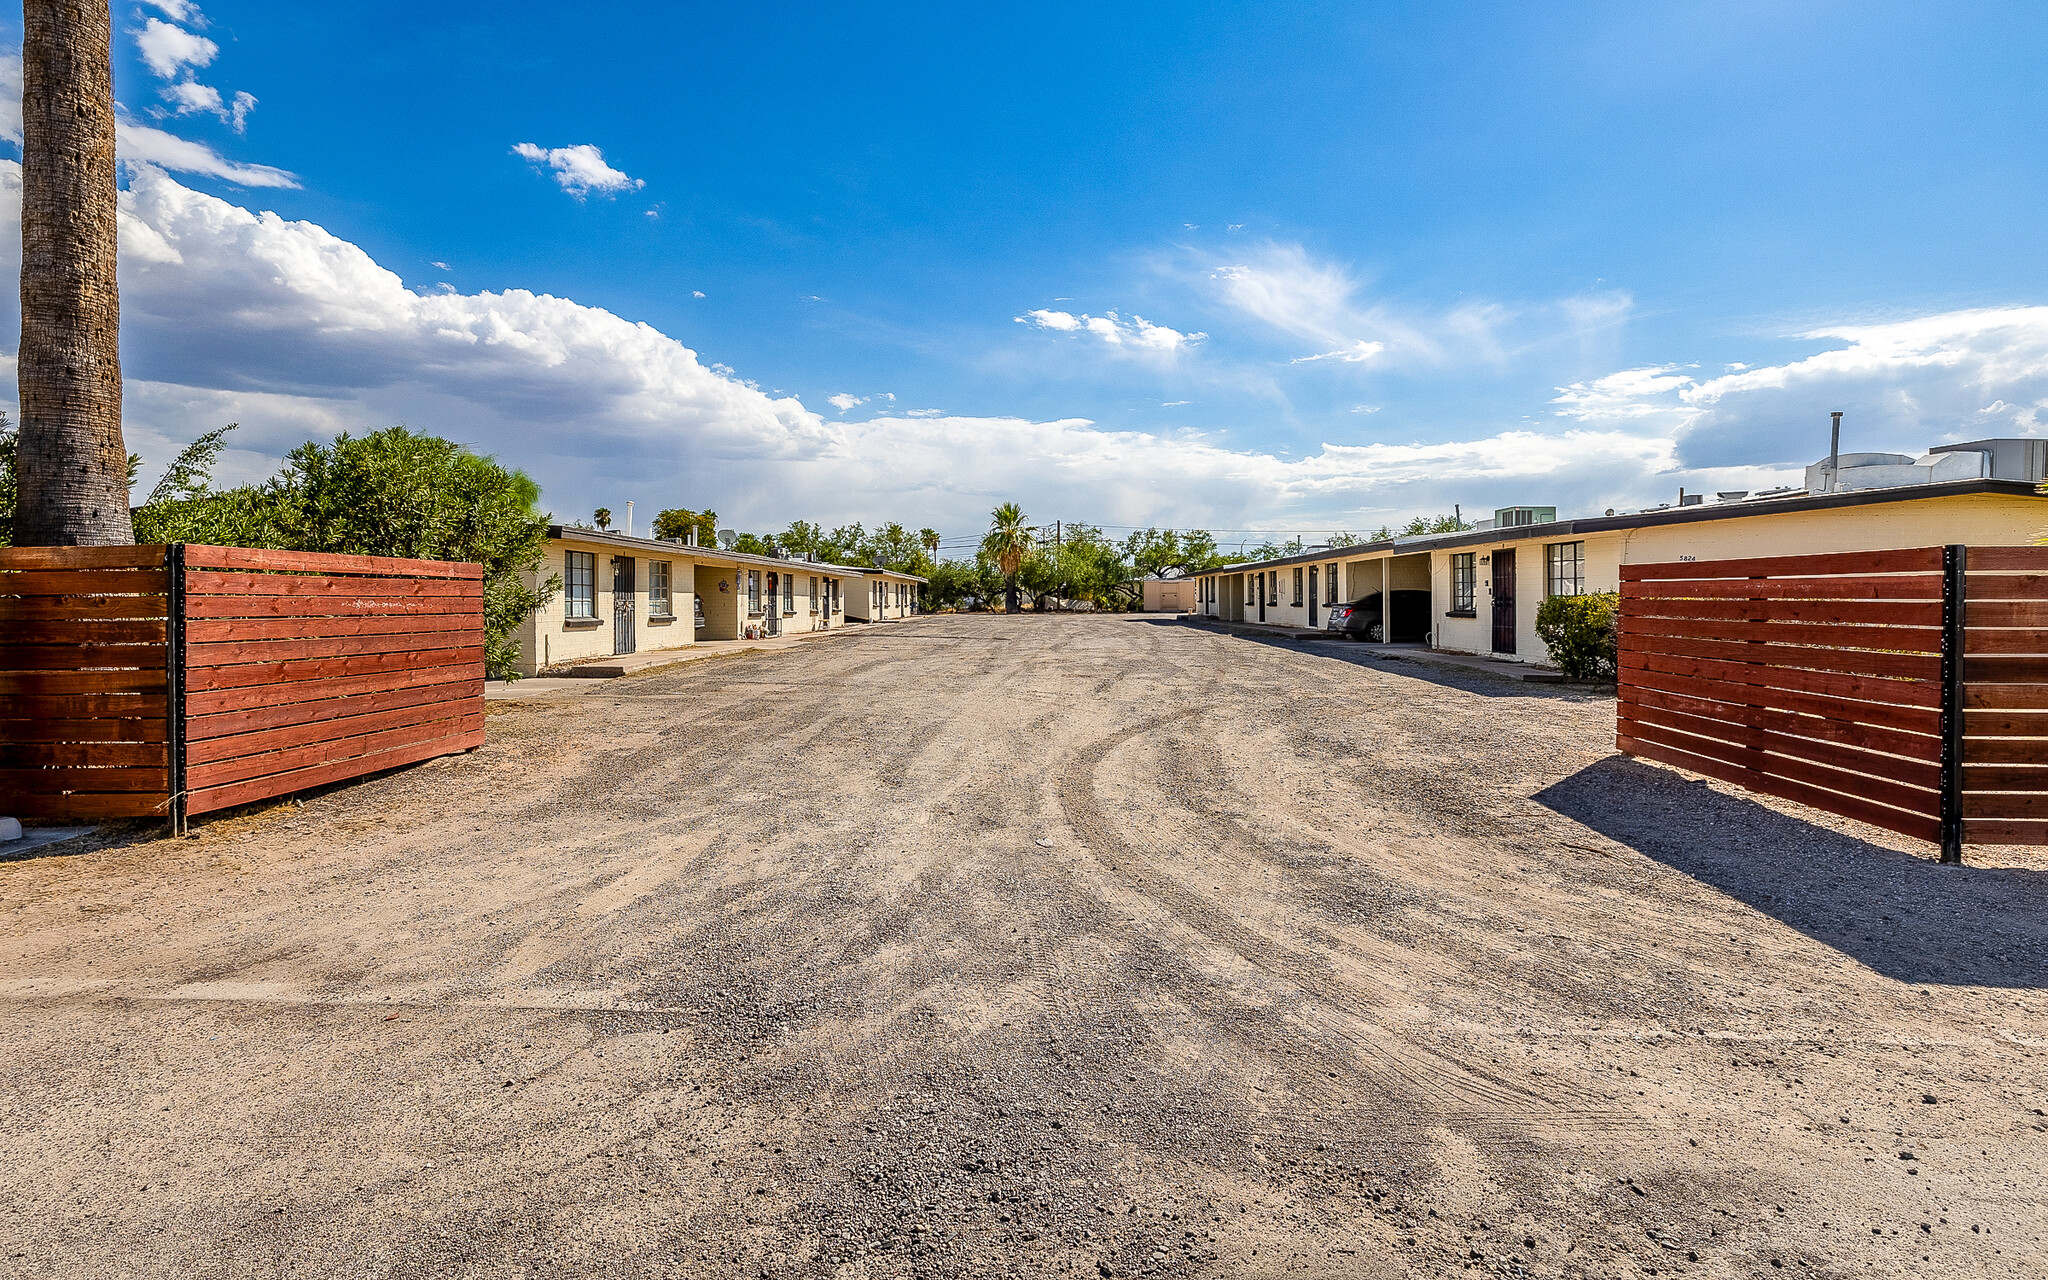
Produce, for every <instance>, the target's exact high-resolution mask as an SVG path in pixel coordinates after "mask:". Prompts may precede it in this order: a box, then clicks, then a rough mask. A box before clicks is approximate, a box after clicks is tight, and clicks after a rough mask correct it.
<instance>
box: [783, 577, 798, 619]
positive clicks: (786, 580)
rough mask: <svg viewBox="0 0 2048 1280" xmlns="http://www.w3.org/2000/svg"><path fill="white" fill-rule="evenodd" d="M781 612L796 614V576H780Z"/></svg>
mask: <svg viewBox="0 0 2048 1280" xmlns="http://www.w3.org/2000/svg"><path fill="white" fill-rule="evenodd" d="M782 611H783V612H784V613H795V612H796V575H795V574H793V573H785V574H783V575H782Z"/></svg>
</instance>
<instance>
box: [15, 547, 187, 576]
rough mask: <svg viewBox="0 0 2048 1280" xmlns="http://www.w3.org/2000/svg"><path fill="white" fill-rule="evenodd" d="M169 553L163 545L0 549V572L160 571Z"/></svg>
mask: <svg viewBox="0 0 2048 1280" xmlns="http://www.w3.org/2000/svg"><path fill="white" fill-rule="evenodd" d="M167 550H168V548H166V547H165V546H163V544H161V543H156V544H150V543H143V544H141V545H138V546H123V547H0V572H4V571H7V570H12V569H147V568H157V569H161V568H163V567H164V553H165V552H166V551H167Z"/></svg>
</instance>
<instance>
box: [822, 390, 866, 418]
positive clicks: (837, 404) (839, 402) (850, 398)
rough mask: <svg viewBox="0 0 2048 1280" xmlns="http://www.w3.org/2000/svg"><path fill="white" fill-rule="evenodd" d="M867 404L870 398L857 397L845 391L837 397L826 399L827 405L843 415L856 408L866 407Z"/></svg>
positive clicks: (827, 397)
mask: <svg viewBox="0 0 2048 1280" xmlns="http://www.w3.org/2000/svg"><path fill="white" fill-rule="evenodd" d="M867 402H868V398H867V397H866V396H857V395H853V394H851V393H849V392H845V391H842V392H840V393H839V394H838V395H835V396H826V397H825V403H826V404H829V405H831V406H832V407H833V408H835V409H837V410H839V412H841V413H845V412H846V411H847V410H848V409H852V408H855V407H856V406H859V405H864V404H866V403H867Z"/></svg>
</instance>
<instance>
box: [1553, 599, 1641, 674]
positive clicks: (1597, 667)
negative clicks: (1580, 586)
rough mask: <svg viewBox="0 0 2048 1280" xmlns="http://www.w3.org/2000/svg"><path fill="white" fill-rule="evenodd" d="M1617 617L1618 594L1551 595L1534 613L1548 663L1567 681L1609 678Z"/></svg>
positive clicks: (1613, 653)
mask: <svg viewBox="0 0 2048 1280" xmlns="http://www.w3.org/2000/svg"><path fill="white" fill-rule="evenodd" d="M1620 616H1621V595H1620V593H1619V592H1614V591H1598V592H1594V593H1593V594H1591V595H1583V596H1552V597H1550V598H1549V599H1548V600H1545V601H1544V602H1543V603H1542V604H1541V605H1540V606H1539V607H1538V608H1537V610H1536V634H1537V635H1539V636H1541V637H1543V643H1544V644H1545V645H1547V646H1549V648H1550V660H1551V661H1552V662H1555V663H1556V664H1557V667H1558V670H1560V671H1562V672H1564V673H1565V675H1567V676H1569V677H1570V678H1572V679H1574V680H1594V679H1612V678H1613V676H1614V664H1615V642H1616V634H1615V627H1616V624H1617V622H1618V620H1619V618H1620Z"/></svg>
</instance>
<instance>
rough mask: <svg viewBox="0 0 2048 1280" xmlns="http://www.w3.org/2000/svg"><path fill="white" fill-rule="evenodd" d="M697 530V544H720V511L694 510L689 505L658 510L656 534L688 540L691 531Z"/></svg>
mask: <svg viewBox="0 0 2048 1280" xmlns="http://www.w3.org/2000/svg"><path fill="white" fill-rule="evenodd" d="M692 529H695V530H696V531H697V545H698V546H700V547H715V546H717V545H718V513H717V512H716V511H711V510H708V509H707V510H704V511H692V510H690V509H689V508H688V507H671V508H670V509H669V510H667V511H660V512H656V513H655V516H654V536H655V537H657V538H674V539H676V540H678V541H688V540H689V535H690V531H691V530H692Z"/></svg>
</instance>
